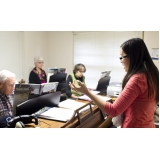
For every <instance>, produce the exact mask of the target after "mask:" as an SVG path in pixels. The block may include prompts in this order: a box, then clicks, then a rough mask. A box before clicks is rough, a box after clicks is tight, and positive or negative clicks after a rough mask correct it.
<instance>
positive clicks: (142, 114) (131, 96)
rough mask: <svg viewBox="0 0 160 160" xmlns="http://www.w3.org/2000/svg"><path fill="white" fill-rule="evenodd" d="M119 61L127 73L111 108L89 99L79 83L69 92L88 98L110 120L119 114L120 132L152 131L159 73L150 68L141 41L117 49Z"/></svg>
mask: <svg viewBox="0 0 160 160" xmlns="http://www.w3.org/2000/svg"><path fill="white" fill-rule="evenodd" d="M120 55H121V57H120V61H121V63H122V65H123V66H124V70H125V71H126V72H127V73H126V75H125V77H124V79H123V82H122V92H121V94H120V95H119V96H118V98H117V99H116V101H115V102H114V103H113V104H111V103H108V102H105V101H102V100H101V99H99V98H98V97H97V96H96V95H93V94H92V93H91V92H90V91H89V90H88V89H87V87H86V85H84V84H83V83H82V82H78V83H79V86H80V87H76V86H75V85H74V84H70V86H71V87H72V89H74V90H76V91H78V92H82V93H84V94H86V95H87V96H89V97H90V98H91V99H92V100H93V101H94V102H95V104H97V106H98V107H99V108H100V109H101V110H102V111H104V112H105V113H106V114H108V115H109V116H111V117H116V116H118V115H120V114H123V119H122V125H121V127H122V128H155V125H154V111H155V107H156V104H157V103H159V70H158V69H157V67H156V66H155V65H154V63H153V61H152V59H151V56H150V54H149V52H148V49H147V47H146V45H145V43H144V41H143V40H142V39H140V38H132V39H130V40H127V41H126V42H124V43H123V44H122V45H121V46H120Z"/></svg>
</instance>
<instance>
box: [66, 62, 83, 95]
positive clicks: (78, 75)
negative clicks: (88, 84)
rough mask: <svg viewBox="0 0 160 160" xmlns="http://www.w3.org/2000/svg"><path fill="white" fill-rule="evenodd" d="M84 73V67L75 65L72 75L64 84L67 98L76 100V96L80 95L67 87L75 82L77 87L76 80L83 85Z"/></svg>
mask: <svg viewBox="0 0 160 160" xmlns="http://www.w3.org/2000/svg"><path fill="white" fill-rule="evenodd" d="M85 72H86V67H85V66H84V65H83V64H81V63H80V64H76V65H75V67H74V69H73V73H72V74H70V75H69V76H68V78H67V82H66V95H67V97H68V98H78V96H81V95H82V94H81V93H79V92H76V91H74V90H72V89H71V88H70V86H69V83H73V82H75V85H78V83H77V81H76V80H79V81H81V82H83V83H85V76H84V75H83V73H85Z"/></svg>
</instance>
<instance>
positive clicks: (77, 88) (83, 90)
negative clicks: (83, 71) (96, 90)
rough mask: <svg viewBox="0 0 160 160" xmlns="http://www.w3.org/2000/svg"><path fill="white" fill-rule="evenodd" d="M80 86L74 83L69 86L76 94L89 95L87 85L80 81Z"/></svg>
mask: <svg viewBox="0 0 160 160" xmlns="http://www.w3.org/2000/svg"><path fill="white" fill-rule="evenodd" d="M77 82H78V84H79V86H76V85H75V84H74V83H69V86H70V87H71V89H73V90H75V91H76V92H81V93H83V94H86V95H87V93H88V91H89V90H88V88H87V87H86V85H85V84H84V83H82V82H81V81H78V80H77Z"/></svg>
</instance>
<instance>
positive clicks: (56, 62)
mask: <svg viewBox="0 0 160 160" xmlns="http://www.w3.org/2000/svg"><path fill="white" fill-rule="evenodd" d="M48 37H49V38H48V41H49V43H48V44H49V45H48V68H54V67H59V68H66V69H67V73H68V74H70V73H71V72H72V70H73V32H68V31H55V32H49V33H48Z"/></svg>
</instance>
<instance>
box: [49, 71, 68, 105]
mask: <svg viewBox="0 0 160 160" xmlns="http://www.w3.org/2000/svg"><path fill="white" fill-rule="evenodd" d="M66 77H67V73H57V74H54V75H52V76H50V79H49V82H59V83H58V86H57V91H60V92H61V97H60V102H62V101H64V100H66V99H67V98H66Z"/></svg>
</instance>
